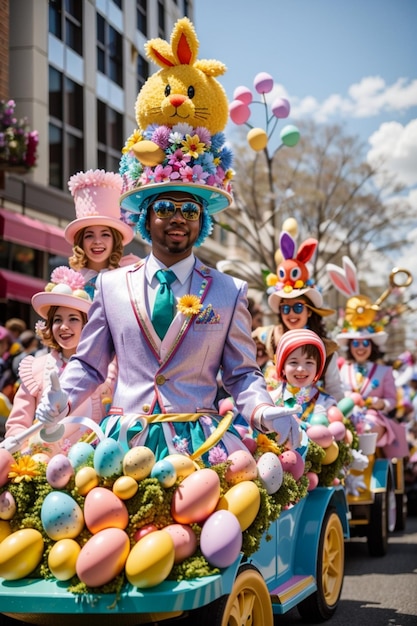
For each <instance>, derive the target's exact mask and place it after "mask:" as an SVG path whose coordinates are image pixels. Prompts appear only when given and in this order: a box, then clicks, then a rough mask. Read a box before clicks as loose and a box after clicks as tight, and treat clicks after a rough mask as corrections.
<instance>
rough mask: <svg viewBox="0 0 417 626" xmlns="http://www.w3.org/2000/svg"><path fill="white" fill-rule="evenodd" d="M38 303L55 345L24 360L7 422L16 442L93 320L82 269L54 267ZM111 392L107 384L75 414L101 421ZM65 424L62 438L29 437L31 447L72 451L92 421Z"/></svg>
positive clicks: (45, 335)
mask: <svg viewBox="0 0 417 626" xmlns="http://www.w3.org/2000/svg"><path fill="white" fill-rule="evenodd" d="M32 306H33V308H34V309H35V311H36V312H37V313H38V314H39V315H40V316H41V317H42V318H43V319H44V320H45V321H44V322H38V323H37V325H36V331H37V334H38V335H39V337H40V339H41V340H42V342H43V344H44V345H45V346H46V347H48V349H49V351H48V353H47V354H44V355H41V356H37V357H34V356H27V357H25V358H24V359H23V360H22V361H21V363H20V366H19V375H20V378H21V381H22V382H21V384H20V386H19V389H18V391H17V393H16V395H15V397H14V402H13V409H12V411H11V413H10V415H9V417H8V419H7V423H6V437H7V438H8V439H9V443H10V444H11V442H12V440H13V438H18V440H20V439H21V438H22V436H23V435H24V433H25V432H26V431H27V429H28V428H29V427H31V426H32V424H33V420H34V416H35V410H36V407H37V405H38V403H39V400H40V398H41V396H42V392H43V391H44V389H46V387H48V386H49V385H50V378H51V373H52V372H56V374H57V375H58V376H60V375H61V373H62V372H63V371H64V369H65V366H66V364H67V362H68V361H69V359H70V357H71V356H72V355H73V354H75V352H76V350H77V346H78V342H79V339H80V336H81V331H82V329H83V327H84V325H85V324H86V322H87V314H88V311H89V309H90V306H91V298H90V297H89V295H88V294H87V292H86V291H85V290H84V281H83V278H82V276H81V274H79V273H78V272H75V271H74V270H72V269H69V268H68V267H65V266H62V267H58V268H56V269H55V270H54V271H53V272H52V275H51V282H50V283H48V285H46V288H45V291H42V292H39V293H36V294H35V295H34V296H33V298H32ZM107 393H108V385H106V384H103V385H102V386H100V387H99V388H98V389H97V391H96V392H95V393H94V394H92V395H91V397H90V398H89V399H88V400H87V401H85V402H84V403H83V404H82V406H80V407H79V408H78V410H77V411H76V412H75V414H72V413H71V416H73V415H78V416H83V417H90V418H92V419H93V420H94V421H95V422H96V423H99V422H100V421H101V419H102V418H103V416H104V407H103V402H102V399H103V396H105V395H106V394H107ZM61 430H62V436H61V438H60V439H59V440H58V441H56V442H54V443H52V442H50V443H48V442H45V439H39V437H38V435H34V436H33V437H32V438H31V439H30V440H29V448H30V449H31V450H36V449H37V448H39V449H42V451H43V452H45V453H46V454H47V455H48V456H51V455H52V454H55V453H57V452H65V451H67V450H68V449H69V447H70V446H71V445H72V444H73V443H75V442H76V441H78V440H79V439H80V437H81V436H82V435H83V433H85V432H89V430H88V429H87V427H86V426H83V425H82V424H74V423H73V424H71V423H68V424H66V426H65V428H64V427H62V428H61ZM23 441H24V439H23ZM25 445H26V444H25Z"/></svg>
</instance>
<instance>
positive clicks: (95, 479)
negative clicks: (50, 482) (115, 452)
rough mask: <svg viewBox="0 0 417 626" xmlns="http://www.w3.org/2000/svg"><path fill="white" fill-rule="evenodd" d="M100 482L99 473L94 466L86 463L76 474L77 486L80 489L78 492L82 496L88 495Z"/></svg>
mask: <svg viewBox="0 0 417 626" xmlns="http://www.w3.org/2000/svg"><path fill="white" fill-rule="evenodd" d="M99 483H100V477H99V475H98V474H97V472H96V470H95V469H94V467H90V466H89V465H85V466H84V467H81V468H80V469H79V470H78V471H77V473H76V474H75V486H76V487H77V489H78V493H79V494H80V495H82V496H86V495H87V493H88V492H89V491H91V490H92V489H94V487H97V486H98V484H99Z"/></svg>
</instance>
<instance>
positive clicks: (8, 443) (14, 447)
mask: <svg viewBox="0 0 417 626" xmlns="http://www.w3.org/2000/svg"><path fill="white" fill-rule="evenodd" d="M21 445H22V443H21V441H19V440H18V439H16V437H6V439H3V441H2V442H1V443H0V448H4V449H5V450H7V451H8V452H10V454H13V452H17V451H18V450H19V448H20V446H21Z"/></svg>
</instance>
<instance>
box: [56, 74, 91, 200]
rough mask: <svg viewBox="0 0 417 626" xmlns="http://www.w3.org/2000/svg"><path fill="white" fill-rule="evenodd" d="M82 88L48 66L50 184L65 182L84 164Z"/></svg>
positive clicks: (62, 186) (60, 184) (60, 185)
mask: <svg viewBox="0 0 417 626" xmlns="http://www.w3.org/2000/svg"><path fill="white" fill-rule="evenodd" d="M83 95H84V94H83V88H82V86H81V85H79V84H78V83H76V82H74V81H73V80H71V79H69V78H67V77H66V76H64V75H63V74H62V73H61V72H59V71H58V70H56V69H55V68H53V67H49V184H50V185H51V186H52V187H57V188H58V189H66V181H67V180H68V179H69V177H70V176H71V175H72V174H74V172H76V171H79V170H82V169H83V165H84V140H83V132H84V110H83Z"/></svg>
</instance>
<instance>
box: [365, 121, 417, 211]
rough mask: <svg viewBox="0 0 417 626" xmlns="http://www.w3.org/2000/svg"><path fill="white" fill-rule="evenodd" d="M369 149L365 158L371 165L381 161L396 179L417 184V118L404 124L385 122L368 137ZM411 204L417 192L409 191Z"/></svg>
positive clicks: (409, 183)
mask: <svg viewBox="0 0 417 626" xmlns="http://www.w3.org/2000/svg"><path fill="white" fill-rule="evenodd" d="M369 143H370V144H371V149H370V150H369V152H368V155H367V159H368V162H369V163H370V164H371V165H376V164H377V163H379V162H381V161H383V162H384V165H385V167H386V168H387V169H388V170H389V171H390V172H392V173H393V174H394V175H395V176H396V178H397V180H398V181H399V182H400V183H402V184H404V185H407V186H410V187H411V186H414V185H417V119H414V120H411V122H409V123H408V124H407V125H406V126H403V125H402V124H400V123H399V122H385V123H384V124H381V126H380V127H379V129H378V130H377V131H376V132H375V133H373V134H372V135H371V136H370V138H369ZM409 199H410V201H412V202H413V205H415V204H416V202H417V192H414V193H413V194H411V193H410V198H409Z"/></svg>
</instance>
